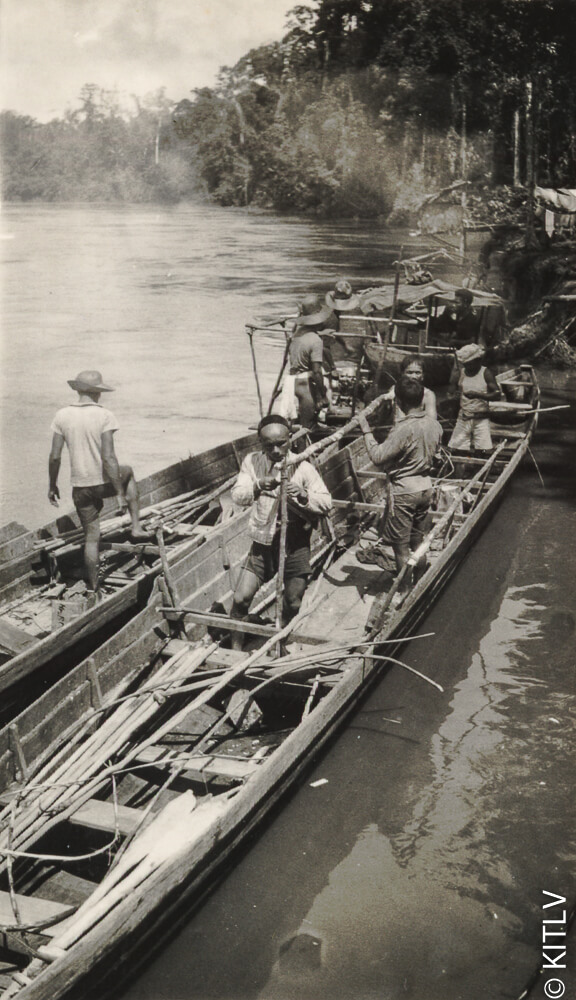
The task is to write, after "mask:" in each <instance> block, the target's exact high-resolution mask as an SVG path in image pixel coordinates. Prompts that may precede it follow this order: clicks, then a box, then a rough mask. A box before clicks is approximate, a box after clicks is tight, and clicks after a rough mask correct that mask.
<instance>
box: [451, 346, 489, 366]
mask: <svg viewBox="0 0 576 1000" xmlns="http://www.w3.org/2000/svg"><path fill="white" fill-rule="evenodd" d="M485 353H486V352H485V350H484V348H483V347H480V344H464V347H461V348H460V350H459V351H456V357H457V358H458V361H460V362H461V363H462V364H463V365H466V364H468V362H469V361H478V359H479V358H483V357H484V354H485Z"/></svg>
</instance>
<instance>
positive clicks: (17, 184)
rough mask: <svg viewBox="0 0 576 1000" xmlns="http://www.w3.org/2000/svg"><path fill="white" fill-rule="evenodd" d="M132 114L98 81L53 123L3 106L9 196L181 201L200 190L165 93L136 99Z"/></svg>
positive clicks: (0, 132)
mask: <svg viewBox="0 0 576 1000" xmlns="http://www.w3.org/2000/svg"><path fill="white" fill-rule="evenodd" d="M134 101H135V109H134V111H133V112H132V113H131V114H128V113H126V112H125V111H122V110H121V109H120V107H119V104H118V101H117V98H116V96H115V95H114V94H112V93H110V92H109V91H105V90H102V89H100V88H98V87H95V86H94V85H92V84H87V85H86V86H85V87H83V89H82V91H81V94H80V99H79V107H77V108H76V109H75V110H72V111H69V112H67V113H66V115H65V116H64V118H62V119H54V120H53V121H51V122H48V123H47V124H41V123H39V122H36V121H35V120H34V119H33V118H30V117H28V116H26V115H17V114H14V113H13V112H11V111H3V112H1V113H0V145H1V148H2V188H3V197H4V199H5V200H6V201H32V200H40V201H105V202H106V201H134V202H154V201H179V200H180V199H182V198H186V197H190V196H192V195H195V194H196V192H197V190H198V175H197V171H196V167H195V162H194V160H193V159H192V158H191V157H190V156H188V155H187V156H182V155H180V149H179V146H180V144H179V142H178V139H177V137H176V135H175V133H174V128H173V124H172V118H171V113H170V112H171V107H172V105H171V102H169V101H168V100H167V99H166V97H165V95H164V93H163V92H162V91H159V92H158V93H157V94H153V95H150V96H149V97H147V98H144V99H143V100H138V99H136V98H135V99H134Z"/></svg>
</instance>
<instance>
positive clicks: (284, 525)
mask: <svg viewBox="0 0 576 1000" xmlns="http://www.w3.org/2000/svg"><path fill="white" fill-rule="evenodd" d="M287 457H288V456H286V455H285V456H284V459H283V460H282V469H281V472H280V500H279V504H280V510H279V513H280V548H279V552H278V575H277V577H276V628H277V629H278V631H280V629H281V628H282V608H283V605H284V570H285V568H286V535H287V531H288V465H287V462H286V459H287ZM278 652H279V653H280V648H278Z"/></svg>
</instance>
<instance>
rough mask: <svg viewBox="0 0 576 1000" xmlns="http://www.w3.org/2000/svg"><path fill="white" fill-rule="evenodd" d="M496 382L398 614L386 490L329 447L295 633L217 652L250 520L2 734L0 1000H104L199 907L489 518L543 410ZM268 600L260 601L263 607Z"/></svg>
mask: <svg viewBox="0 0 576 1000" xmlns="http://www.w3.org/2000/svg"><path fill="white" fill-rule="evenodd" d="M501 385H502V388H503V390H504V393H505V397H506V403H505V404H501V405H495V406H494V407H493V408H492V413H493V433H494V443H495V449H494V451H493V453H492V455H491V456H490V458H489V459H487V460H484V459H483V458H480V457H477V456H475V455H464V456H460V457H459V458H458V459H456V458H455V457H453V458H452V459H451V460H449V459H447V460H446V462H445V463H444V464H443V465H442V467H441V468H439V469H438V474H437V477H436V482H435V490H434V497H435V499H434V504H433V514H432V527H431V529H430V531H429V533H428V534H427V536H426V538H425V540H424V542H423V543H422V546H421V547H420V549H419V550H418V552H417V553H416V555H415V558H416V557H424V556H425V557H426V559H427V562H428V568H427V569H426V571H425V572H424V575H423V576H421V578H420V579H419V580H418V582H417V583H415V584H414V585H413V586H412V588H411V590H410V591H409V592H408V594H407V596H406V597H405V598H404V600H403V602H402V603H399V604H398V603H397V601H396V600H395V592H396V593H397V582H395V580H394V577H393V575H392V574H391V572H390V571H389V569H388V565H387V563H386V553H385V552H384V553H383V554H382V553H381V554H380V555H378V557H377V561H376V562H374V563H367V562H366V561H365V556H366V552H365V550H366V549H368V547H369V545H370V544H371V545H372V546H373V551H375V549H374V543H375V542H377V537H378V536H377V532H376V527H375V525H374V520H375V518H378V516H379V515H380V514H381V512H382V496H383V493H384V489H385V481H384V478H383V477H382V474H381V473H380V472H379V471H378V470H377V469H375V468H374V467H373V466H372V465H371V463H370V461H369V459H368V456H367V454H366V451H365V448H364V443H363V438H358V439H356V440H353V441H351V442H350V443H348V444H346V445H345V446H344V447H341V445H342V442H339V443H338V444H335V445H333V446H332V447H330V448H328V449H327V450H326V451H325V452H324V453H323V454H322V455H321V457H320V458H319V459H318V467H319V469H320V471H321V473H322V475H323V476H324V479H325V481H326V483H327V485H328V486H329V488H330V489H331V491H332V493H333V496H334V497H335V498H336V499H335V510H334V514H333V517H332V522H331V524H332V526H331V528H329V527H326V526H323V527H321V528H320V529H319V530H318V531H317V532H316V535H315V539H314V558H315V562H316V579H315V581H314V582H312V583H311V584H310V586H309V589H308V591H307V593H306V596H305V600H304V604H303V608H302V611H301V612H300V614H299V615H298V616H297V618H295V619H294V620H293V621H292V622H291V623H290V625H289V626H286V627H285V628H284V629H283V630H282V631H280V632H278V631H277V630H276V629H275V628H274V626H273V625H270V624H267V623H266V621H262V618H261V617H260V619H259V620H258V621H255V622H253V623H251V624H250V626H249V628H250V629H251V630H252V639H251V643H250V648H249V649H247V650H246V651H245V652H237V651H232V650H231V649H229V648H226V641H225V639H223V638H222V637H223V636H224V635H225V634H226V632H225V625H226V619H225V618H224V620H223V618H222V616H219V614H218V613H217V612H216V611H215V610H214V604H213V602H215V601H217V602H219V603H220V604H221V605H223V606H224V607H225V608H228V607H229V602H230V599H231V594H232V590H233V587H234V582H235V579H236V573H237V572H238V570H239V568H240V567H241V565H242V562H243V559H244V558H245V555H246V552H247V548H248V544H249V542H248V538H247V535H246V519H247V514H242V515H240V516H238V517H234V518H232V519H230V520H228V521H226V522H224V523H223V524H222V525H221V526H220V528H218V529H217V531H215V532H214V534H213V535H212V536H210V537H209V538H208V539H207V540H206V542H205V543H204V544H203V545H202V546H201V548H200V549H199V550H198V551H197V552H196V553H193V554H190V553H189V554H185V555H183V556H182V557H181V558H179V559H177V560H176V561H175V562H174V563H173V565H172V585H173V588H174V591H175V597H176V602H177V606H176V609H174V607H172V608H168V609H166V610H165V611H164V610H163V608H164V598H163V596H162V594H161V593H160V591H158V592H157V594H156V596H155V597H154V599H153V601H152V602H151V604H150V605H149V606H148V607H147V608H145V609H144V610H142V611H141V612H139V613H138V614H137V615H136V616H135V617H134V618H133V619H132V620H131V621H130V622H129V623H128V624H126V625H125V626H124V628H122V629H121V630H120V631H119V632H118V633H117V634H116V635H115V636H114V637H113V638H111V639H110V640H109V641H108V642H106V643H105V644H103V645H102V646H101V647H100V648H99V649H97V650H96V651H95V652H94V654H93V655H92V656H91V657H90V658H88V659H87V660H85V661H83V662H82V663H80V664H79V665H78V666H77V667H76V668H75V669H74V670H72V671H71V672H70V673H69V674H68V675H67V676H66V677H65V678H63V679H62V680H61V681H59V682H58V683H57V684H55V685H54V686H53V687H52V688H51V689H50V690H49V691H47V692H46V693H45V694H44V695H43V696H42V697H41V698H40V699H39V700H38V701H37V702H36V703H35V704H33V705H32V706H30V707H29V708H28V709H27V710H26V711H25V712H23V713H22V714H21V715H20V716H19V717H18V718H17V719H16V720H15V721H14V723H13V724H12V725H10V726H9V727H6V728H5V729H3V730H1V731H0V798H1V799H2V802H3V803H4V808H3V809H2V811H1V813H0V857H1V858H2V863H1V871H2V874H1V878H2V885H1V887H0V925H1V926H0V930H1V931H2V938H1V943H2V949H1V950H0V961H2V962H3V965H2V966H1V967H0V989H1V988H3V990H4V992H3V993H2V994H0V995H3V996H6V997H13V996H18V997H20V998H21V1000H56V998H64V997H67V998H71V997H82V998H88V997H91V996H93V997H99V998H101V997H103V996H105V995H106V993H107V991H109V990H111V989H113V988H117V986H118V983H119V982H120V981H121V979H122V977H123V975H125V974H126V973H127V970H128V969H133V968H134V967H135V966H137V965H138V964H141V963H142V962H144V961H146V959H147V958H148V957H149V956H150V954H151V952H152V951H153V949H154V947H158V946H159V943H160V942H162V940H163V939H165V937H166V935H167V934H168V933H173V932H174V928H175V927H176V926H177V923H178V920H180V919H183V917H184V914H186V915H189V913H190V907H191V906H194V905H197V904H198V903H199V901H200V900H201V898H202V895H203V893H204V892H205V890H206V889H207V888H208V887H209V886H210V883H211V882H212V881H213V880H214V878H215V877H216V875H217V873H218V872H219V871H221V870H222V867H223V865H224V864H225V862H226V861H227V860H229V859H230V855H231V852H232V851H233V849H234V848H235V847H236V846H237V845H239V844H240V843H241V842H242V840H243V839H244V838H246V837H247V835H248V834H249V833H250V832H251V831H252V830H253V829H254V827H255V826H256V824H257V823H258V822H259V821H260V820H261V819H262V818H263V817H264V815H265V814H266V812H267V811H268V810H269V809H270V807H271V806H272V805H273V803H275V802H276V801H277V800H278V798H279V797H280V796H281V795H282V794H283V792H284V791H285V790H286V788H287V787H288V786H289V785H290V784H291V783H292V782H294V781H295V780H296V779H297V778H298V776H299V775H300V774H301V773H302V771H303V769H304V768H305V767H306V766H307V764H308V763H309V761H310V758H311V756H312V755H313V754H314V755H316V754H317V752H318V750H319V748H321V747H322V746H323V744H324V743H325V742H326V740H327V739H328V738H329V737H330V736H331V734H333V733H334V731H335V730H336V728H337V727H338V726H339V725H340V724H341V723H342V721H343V719H344V718H345V717H346V716H347V715H348V714H349V713H350V712H351V711H352V710H353V709H354V707H355V705H356V704H357V703H358V701H359V699H360V698H362V697H363V696H364V694H365V692H366V690H367V688H368V686H369V685H370V684H371V683H373V682H375V681H376V680H377V679H379V678H381V677H382V676H383V674H384V673H385V671H386V670H388V669H390V667H391V664H392V662H393V661H392V660H391V659H390V657H394V655H395V651H396V648H397V647H398V646H399V645H400V643H401V642H402V641H403V640H405V639H407V638H408V637H409V636H410V635H411V634H413V631H412V630H413V628H414V626H415V625H416V623H417V622H418V620H419V619H420V618H421V617H422V615H423V614H424V613H425V611H426V610H427V609H428V608H429V607H430V605H431V603H432V602H433V600H434V599H435V597H436V595H437V594H438V592H439V591H440V589H441V588H442V587H443V585H444V584H445V583H446V581H447V580H448V578H449V577H450V575H451V574H452V573H453V572H454V570H455V569H456V568H457V566H458V564H459V563H460V561H461V560H462V558H463V556H464V553H465V552H466V550H467V548H468V547H469V546H470V545H471V543H472V541H473V540H474V538H475V536H476V535H477V534H478V532H479V531H480V530H481V529H482V526H483V525H484V523H485V522H486V520H487V519H488V518H489V517H490V516H491V515H492V513H493V511H494V509H495V506H496V505H497V503H498V501H499V500H500V498H501V496H502V494H503V491H504V489H505V487H506V485H507V483H508V482H509V480H510V478H511V476H512V475H513V473H514V471H515V470H516V469H517V468H518V466H519V464H520V463H521V461H522V459H523V457H524V455H525V454H526V451H527V449H528V446H529V441H530V437H531V435H532V433H533V431H534V428H535V426H536V420H537V412H536V411H537V406H538V390H537V386H536V382H535V379H534V376H533V372H532V369H530V368H527V367H524V368H522V369H521V370H518V371H514V372H508V373H506V374H505V376H503V377H502V378H501ZM448 432H449V427H448V426H447V427H446V433H448ZM360 550H362V551H363V553H364V561H363V560H359V559H358V555H359V553H360V554H362V553H361V552H360ZM388 556H390V553H388ZM273 595H274V590H273V589H272V590H270V588H268V589H266V588H264V590H263V591H262V592H261V593H260V594H259V595H257V596H256V598H255V609H260V610H261V611H262V609H265V608H266V607H267V606H269V605H270V602H271V600H272V598H273ZM183 626H185V628H186V632H184V631H183ZM214 629H216V630H217V631H216V632H214V631H213V630H214ZM280 640H282V642H283V645H282V647H281V648H280V647H279V641H280ZM262 643H263V644H262ZM271 653H274V654H276V653H280V654H281V655H279V656H276V657H275V656H274V655H270V654H271ZM430 680H431V682H432V683H435V682H434V681H433V678H430ZM418 683H422V681H421V680H419V681H418ZM192 974H193V972H192Z"/></svg>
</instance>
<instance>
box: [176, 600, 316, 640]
mask: <svg viewBox="0 0 576 1000" xmlns="http://www.w3.org/2000/svg"><path fill="white" fill-rule="evenodd" d="M160 611H161V613H162V614H163V615H164V617H165V618H166V619H167V620H168V621H178V620H179V619H180V618H181V617H184V616H185V617H186V618H187V619H188V620H189V621H192V622H194V623H195V624H197V625H206V626H209V625H210V626H216V627H217V628H223V629H226V630H227V631H228V632H247V633H249V634H251V635H260V636H265V637H266V638H272V637H273V636H275V635H276V633H277V632H278V629H277V628H276V627H275V626H273V625H259V624H258V623H257V622H248V621H244V620H241V619H237V618H229V617H228V615H221V614H216V613H215V612H208V611H196V610H195V609H194V608H172V607H163V608H160ZM292 638H297V639H298V641H299V642H308V643H311V644H312V645H321V644H322V643H324V642H326V638H325V636H320V635H305V634H304V633H301V632H295V633H293V636H292Z"/></svg>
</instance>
